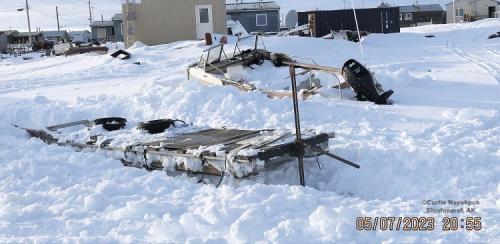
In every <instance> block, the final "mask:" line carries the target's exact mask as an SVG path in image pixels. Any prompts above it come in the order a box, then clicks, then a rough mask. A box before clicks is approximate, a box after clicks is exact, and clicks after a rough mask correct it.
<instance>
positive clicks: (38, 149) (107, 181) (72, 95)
mask: <svg viewBox="0 0 500 244" xmlns="http://www.w3.org/2000/svg"><path fill="white" fill-rule="evenodd" d="M499 29H500V21H499V20H493V19H490V20H484V21H478V22H475V23H468V24H450V25H434V26H423V27H416V28H408V29H404V31H403V33H398V34H387V35H380V34H373V35H370V36H368V37H367V38H366V39H364V41H363V43H364V48H365V60H364V61H363V62H364V63H365V64H367V66H368V67H369V68H370V70H371V71H373V72H374V73H375V76H376V78H377V79H378V81H379V82H380V83H382V84H383V86H384V88H386V89H393V90H394V91H395V94H394V96H393V100H394V103H395V104H394V105H392V106H377V105H374V104H372V103H368V102H357V101H353V100H350V99H344V100H339V99H326V98H324V97H322V96H314V97H311V98H310V99H308V100H307V101H301V103H300V108H301V117H302V127H303V129H304V130H306V129H314V130H316V131H318V132H327V133H330V132H335V133H336V138H335V139H332V140H330V147H329V150H330V151H332V152H334V153H336V154H338V155H340V156H343V157H345V158H347V159H350V160H352V161H354V162H356V163H358V164H360V165H361V168H360V169H359V170H356V169H353V168H350V167H347V166H345V165H342V164H340V163H338V162H336V161H333V160H331V159H329V158H328V157H324V156H322V157H320V158H319V163H320V165H321V169H319V168H318V166H317V162H316V161H315V160H314V159H308V160H306V183H307V186H308V187H306V188H302V187H300V186H297V184H298V176H297V163H296V162H295V161H292V162H289V163H287V164H284V165H283V166H281V167H279V168H278V169H276V170H273V171H268V172H265V173H262V174H261V175H259V176H256V177H251V178H249V179H247V180H244V181H232V180H231V179H230V178H228V179H226V180H225V181H224V182H223V184H222V186H221V187H219V188H216V187H215V186H214V185H211V184H209V185H203V184H197V181H198V178H195V177H189V176H187V175H177V176H166V175H165V173H163V172H147V171H144V170H140V169H135V168H127V167H123V166H122V164H121V162H120V161H119V160H116V159H114V158H112V157H108V156H107V155H106V154H104V153H91V152H86V151H83V152H77V151H74V150H73V149H71V148H64V147H58V146H55V145H51V146H48V145H46V144H44V143H43V142H41V141H39V140H36V139H29V138H28V137H27V135H26V134H25V133H24V132H23V131H22V130H20V129H18V128H15V127H13V126H12V125H11V124H18V125H21V126H23V127H29V128H43V127H45V126H47V125H50V124H57V123H63V122H69V121H76V120H82V119H94V118H97V117H108V116H122V117H126V118H128V119H130V120H131V121H147V120H152V119H159V118H177V119H182V120H184V121H186V122H188V123H193V124H195V125H197V126H200V127H207V128H208V127H214V128H221V127H222V126H227V127H236V128H242V129H262V128H279V129H293V121H294V119H293V109H292V104H291V101H290V100H289V99H272V100H271V99H269V98H267V97H266V96H265V95H264V94H261V93H259V92H246V93H243V92H240V91H239V90H237V89H235V88H232V87H219V86H208V85H205V84H202V83H200V82H197V81H187V78H186V69H187V67H188V66H189V64H191V63H193V62H195V61H197V59H198V57H199V55H200V53H201V52H202V50H204V49H205V46H203V44H202V42H198V41H184V42H178V43H173V44H168V45H162V46H155V47H148V46H144V45H135V46H134V47H132V48H131V49H130V50H129V51H131V52H132V54H133V56H132V59H131V60H125V61H124V60H117V59H113V58H111V57H109V56H108V55H103V56H100V55H95V54H83V55H77V56H71V57H48V58H47V57H45V58H42V57H39V56H37V55H32V56H33V57H34V59H32V60H26V61H24V60H22V58H19V57H18V58H8V59H1V60H0V138H2V140H1V141H0V165H1V167H0V243H19V242H37V243H53V242H84V243H115V242H120V243H121V242H125V243H136V242H162V243H163V242H167V243H168V242H189V243H200V242H208V243H221V242H231V243H253V242H259V243H264V242H282V243H312V242H313V243H321V242H328V243H330V242H340V243H346V242H358V243H371V242H386V243H403V242H414V243H428V242H439V243H460V242H481V243H497V242H498V241H499V240H500V234H499V233H500V231H499V230H500V222H499V216H500V201H499V199H500V164H498V162H500V149H499V148H500V114H499V111H500V77H499V72H500V59H499V58H498V56H499V55H500V43H499V42H498V39H490V40H489V39H487V36H488V35H490V34H492V33H495V32H497V31H498V30H499ZM428 34H433V35H435V37H434V38H426V37H425V35H428ZM265 44H266V47H267V48H268V49H269V50H271V51H279V52H287V53H291V54H294V55H296V56H299V57H307V58H313V59H314V60H315V61H316V62H318V63H319V64H323V65H334V66H338V65H342V64H343V62H345V61H346V60H348V59H350V58H357V59H360V60H361V58H360V54H359V49H358V46H357V45H356V44H354V43H349V42H346V41H343V40H320V39H309V38H298V37H290V38H267V39H265ZM134 62H141V65H135V64H133V63H134ZM264 69H268V70H269V72H271V67H264ZM250 75H251V74H250ZM254 75H255V74H254ZM261 75H262V76H263V77H262V80H265V79H270V78H276V79H280V80H284V79H285V77H286V76H285V77H283V73H281V72H276V73H266V74H261ZM424 200H479V201H480V205H479V206H477V211H478V213H477V214H456V215H449V214H428V213H426V212H425V211H426V208H427V207H428V206H426V205H423V204H422V201H424ZM360 216H371V217H383V216H404V217H411V216H432V217H436V218H437V222H436V230H434V231H429V232H403V231H385V232H383V231H357V230H356V227H355V222H356V218H357V217H360ZM444 216H456V217H468V216H479V217H482V221H483V229H482V230H481V231H476V232H467V231H465V230H459V231H451V232H445V231H442V230H441V226H442V224H441V221H440V219H441V218H442V217H444Z"/></svg>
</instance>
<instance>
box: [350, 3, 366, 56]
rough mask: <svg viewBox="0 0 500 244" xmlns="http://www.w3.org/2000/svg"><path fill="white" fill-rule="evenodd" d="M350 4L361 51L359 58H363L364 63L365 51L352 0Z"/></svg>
mask: <svg viewBox="0 0 500 244" xmlns="http://www.w3.org/2000/svg"><path fill="white" fill-rule="evenodd" d="M351 4H352V11H353V12H354V20H355V21H356V29H357V31H358V39H359V42H358V44H359V50H360V51H361V59H362V60H363V64H365V65H366V61H365V52H364V50H363V44H362V43H361V32H360V31H359V24H358V16H357V15H356V7H355V6H354V0H351Z"/></svg>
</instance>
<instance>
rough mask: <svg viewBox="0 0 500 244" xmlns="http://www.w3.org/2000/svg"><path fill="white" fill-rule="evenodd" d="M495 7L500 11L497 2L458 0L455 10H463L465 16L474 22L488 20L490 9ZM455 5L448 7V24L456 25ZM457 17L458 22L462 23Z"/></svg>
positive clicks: (489, 0)
mask: <svg viewBox="0 0 500 244" xmlns="http://www.w3.org/2000/svg"><path fill="white" fill-rule="evenodd" d="M490 6H495V7H496V9H497V11H498V10H500V4H498V2H497V1H495V0H456V1H455V9H463V10H464V14H467V15H469V16H470V17H472V20H473V21H475V20H481V19H486V18H488V7H490ZM453 16H454V14H453V4H448V5H446V22H447V23H454V20H453ZM461 20H462V19H460V18H459V17H458V16H457V22H459V21H461Z"/></svg>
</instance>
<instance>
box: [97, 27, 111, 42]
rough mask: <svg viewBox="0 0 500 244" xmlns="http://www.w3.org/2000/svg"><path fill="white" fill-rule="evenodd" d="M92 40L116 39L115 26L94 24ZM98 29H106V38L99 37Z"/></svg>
mask: <svg viewBox="0 0 500 244" xmlns="http://www.w3.org/2000/svg"><path fill="white" fill-rule="evenodd" d="M91 29H92V31H91V32H92V40H96V41H98V42H105V41H114V40H115V32H114V27H113V26H92V27H91ZM98 29H106V38H98V36H97V30H98Z"/></svg>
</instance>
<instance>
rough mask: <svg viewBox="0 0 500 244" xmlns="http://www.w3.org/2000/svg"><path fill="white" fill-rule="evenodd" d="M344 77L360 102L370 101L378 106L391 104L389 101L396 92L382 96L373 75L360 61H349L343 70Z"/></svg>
mask: <svg viewBox="0 0 500 244" xmlns="http://www.w3.org/2000/svg"><path fill="white" fill-rule="evenodd" d="M342 75H343V76H344V78H345V80H346V81H347V83H349V85H350V86H351V87H352V89H353V90H354V92H356V94H357V95H356V98H357V99H358V100H360V101H365V100H368V101H371V102H374V103H376V104H390V103H389V101H388V99H389V97H390V96H391V95H392V94H393V93H394V92H393V91H392V90H389V91H385V92H383V93H382V94H380V93H379V91H378V90H377V85H376V82H375V79H374V78H373V76H372V74H371V73H370V71H369V70H368V69H367V68H365V67H364V66H363V65H362V64H361V63H359V62H358V61H356V60H354V59H350V60H349V61H347V62H346V63H345V64H344V67H343V68H342Z"/></svg>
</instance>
